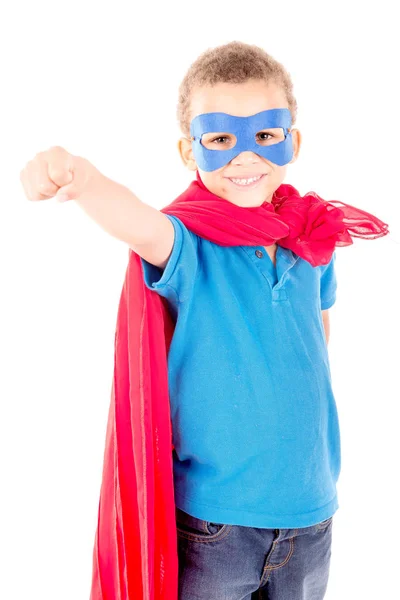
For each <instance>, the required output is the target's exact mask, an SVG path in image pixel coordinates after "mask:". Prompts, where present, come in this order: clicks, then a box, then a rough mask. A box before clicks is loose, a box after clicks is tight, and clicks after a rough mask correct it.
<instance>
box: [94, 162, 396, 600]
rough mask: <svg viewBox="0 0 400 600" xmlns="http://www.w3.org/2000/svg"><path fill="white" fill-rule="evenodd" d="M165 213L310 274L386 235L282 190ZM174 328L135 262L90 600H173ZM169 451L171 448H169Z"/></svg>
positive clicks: (373, 224)
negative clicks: (290, 260)
mask: <svg viewBox="0 0 400 600" xmlns="http://www.w3.org/2000/svg"><path fill="white" fill-rule="evenodd" d="M162 212H163V213H165V214H169V215H175V216H176V217H178V218H179V219H181V220H182V222H183V223H184V224H185V226H186V227H187V228H188V229H190V230H191V231H193V232H194V233H196V234H197V235H199V236H201V237H203V238H205V239H207V240H210V241H212V242H214V243H216V244H220V245H222V246H234V245H249V246H251V245H257V246H258V245H265V246H267V245H271V244H273V243H275V242H276V243H277V244H279V245H281V246H284V247H285V248H289V249H290V250H293V252H295V253H296V254H297V255H298V256H300V257H302V258H304V259H305V260H307V261H308V262H310V264H312V265H313V266H317V265H322V264H327V263H328V262H329V261H330V259H331V257H332V254H333V251H334V249H335V247H336V246H347V245H350V244H352V243H353V242H352V237H362V238H365V239H373V238H378V237H382V236H384V235H386V234H387V233H389V231H388V225H387V224H386V223H383V221H380V220H379V219H378V218H377V217H374V216H373V215H371V214H369V213H367V212H365V211H362V210H360V209H358V208H355V207H353V206H350V205H348V204H344V203H343V202H339V201H336V200H334V201H330V202H326V201H324V200H322V199H321V198H320V197H319V196H318V195H317V194H315V193H314V192H310V193H308V194H306V195H305V196H304V197H301V196H300V195H299V193H298V191H297V190H296V189H295V188H294V187H293V186H291V185H288V184H282V185H281V186H280V187H279V188H278V189H277V190H276V192H275V194H274V196H273V199H272V203H268V202H265V203H264V204H263V205H262V206H259V207H251V208H243V207H238V206H236V205H234V204H232V203H231V202H229V201H227V200H224V199H222V198H219V197H218V196H216V195H215V194H213V193H211V192H210V191H209V190H208V189H207V188H206V187H205V186H204V184H203V182H202V181H201V178H200V175H199V173H198V172H197V174H196V181H193V182H192V183H191V184H190V185H189V187H188V189H187V190H186V191H185V192H184V193H183V194H181V195H180V196H178V198H176V200H174V201H173V202H172V203H171V204H169V205H168V206H166V207H165V208H163V209H162ZM173 332H174V324H173V322H172V320H171V317H170V315H169V311H168V307H167V304H166V300H165V299H164V298H162V297H161V296H159V295H158V294H157V293H156V292H152V291H151V290H149V289H148V288H147V287H146V286H145V284H144V281H143V271H142V265H141V261H140V257H139V255H138V254H136V253H135V252H133V251H130V252H129V263H128V267H127V272H126V277H125V281H124V285H123V289H122V294H121V298H120V304H119V309H118V317H117V326H116V333H115V362H114V377H113V384H112V392H111V402H110V410H109V415H108V424H107V434H106V444H105V453H104V463H103V477H102V485H101V491H100V501H99V509H98V524H97V530H96V537H95V544H94V551H93V576H92V587H91V595H90V599H91V600H177V597H178V557H177V539H176V521H175V502H174V486H173V463H172V453H171V445H172V430H171V421H170V406H169V395H168V375H167V373H168V370H167V357H168V351H169V346H170V342H171V338H172V335H173ZM172 448H173V446H172Z"/></svg>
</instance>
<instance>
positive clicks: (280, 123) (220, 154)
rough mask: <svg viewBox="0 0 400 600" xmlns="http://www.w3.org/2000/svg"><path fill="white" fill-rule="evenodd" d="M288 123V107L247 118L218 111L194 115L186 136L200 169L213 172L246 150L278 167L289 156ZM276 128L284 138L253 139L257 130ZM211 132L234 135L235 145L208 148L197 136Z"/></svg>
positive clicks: (289, 123) (289, 134) (289, 124)
mask: <svg viewBox="0 0 400 600" xmlns="http://www.w3.org/2000/svg"><path fill="white" fill-rule="evenodd" d="M291 124H292V116H291V114H290V110H289V109H288V108H273V109H271V110H264V111H262V112H259V113H257V114H255V115H251V116H250V117H235V116H233V115H228V114H227V113H222V112H214V113H204V114H202V115H197V117H195V118H194V119H193V120H192V122H191V124H190V136H191V137H190V139H191V141H192V148H193V154H194V157H195V159H196V162H197V165H198V166H199V167H200V169H202V170H203V171H215V169H219V168H220V167H223V166H224V165H226V164H228V163H229V162H230V161H231V160H232V159H233V158H235V156H238V154H240V153H241V152H244V151H246V150H251V152H254V153H255V154H259V155H260V156H263V157H264V158H266V159H268V160H270V161H271V162H273V163H275V164H277V165H279V166H282V165H286V164H287V163H288V162H290V161H291V159H292V157H293V140H292V134H291V133H290V126H291ZM276 127H280V128H282V129H283V136H284V139H282V140H281V141H279V142H277V143H273V139H272V143H271V141H269V142H265V141H263V140H260V141H257V140H256V134H257V133H259V132H261V131H262V130H264V129H271V128H276ZM212 132H214V133H217V132H223V133H229V134H231V135H234V136H235V137H236V144H235V145H234V147H233V148H232V144H231V146H230V148H226V146H225V148H224V149H222V146H221V145H220V148H216V149H213V150H210V149H208V148H206V147H205V146H203V144H202V143H201V138H202V136H203V135H204V134H205V133H212ZM283 136H282V137H283ZM218 137H223V136H222V135H220V136H218ZM217 139H218V138H217ZM233 143H234V141H233ZM266 144H269V145H266Z"/></svg>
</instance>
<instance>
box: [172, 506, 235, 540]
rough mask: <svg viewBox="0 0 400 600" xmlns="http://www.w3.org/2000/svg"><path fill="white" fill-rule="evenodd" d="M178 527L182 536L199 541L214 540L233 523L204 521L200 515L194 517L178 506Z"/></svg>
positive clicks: (176, 511) (176, 513)
mask: <svg viewBox="0 0 400 600" xmlns="http://www.w3.org/2000/svg"><path fill="white" fill-rule="evenodd" d="M175 515H176V529H177V533H178V535H180V536H183V537H185V538H187V539H188V538H189V539H193V540H197V541H201V540H203V541H214V540H216V539H219V538H220V537H221V536H223V535H224V533H226V534H227V533H228V531H229V530H230V529H231V528H232V525H227V524H224V523H213V522H212V521H204V520H203V519H199V518H198V517H192V515H189V514H188V513H186V512H184V511H183V510H181V509H180V508H178V507H176V510H175Z"/></svg>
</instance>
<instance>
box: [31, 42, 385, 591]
mask: <svg viewBox="0 0 400 600" xmlns="http://www.w3.org/2000/svg"><path fill="white" fill-rule="evenodd" d="M296 110H297V104H296V100H295V98H294V96H293V91H292V83H291V80H290V77H289V75H288V73H287V72H286V71H285V69H284V68H283V66H282V65H281V64H280V63H278V62H277V61H275V60H274V59H273V58H272V57H270V56H269V55H268V54H266V53H265V52H264V51H263V50H262V49H260V48H257V47H256V46H249V45H247V44H243V43H239V42H233V43H230V44H226V45H224V46H221V47H218V48H215V49H213V50H209V51H207V52H205V53H204V54H203V55H201V56H200V57H199V58H198V59H197V61H196V62H195V63H193V65H192V66H191V67H190V69H189V71H188V73H187V74H186V76H185V78H184V80H183V82H182V85H181V88H180V97H179V105H178V119H179V123H180V126H181V129H182V132H183V133H184V136H183V137H181V139H180V140H179V144H178V148H179V152H180V156H181V158H182V161H183V163H184V164H185V166H186V167H187V168H188V169H190V170H191V171H193V172H196V177H197V183H193V184H192V188H190V189H195V192H196V194H197V193H198V192H199V191H200V194H199V195H198V198H199V202H200V200H202V201H203V203H204V204H199V206H200V209H199V212H198V215H197V219H194V218H193V219H192V220H191V219H189V217H188V218H186V215H185V213H184V212H182V214H181V218H180V217H178V216H176V214H175V215H174V214H172V213H173V211H172V210H170V211H169V212H170V214H166V213H167V212H168V211H167V209H163V211H165V212H162V211H158V210H156V209H154V208H152V207H151V206H149V205H147V204H145V203H143V202H141V201H140V200H139V199H138V198H137V197H136V196H134V195H133V194H132V192H130V191H129V190H127V189H126V188H125V187H124V186H121V185H119V184H117V183H115V182H113V181H111V180H110V179H108V178H106V177H105V176H104V175H102V174H100V173H99V172H98V171H97V170H96V169H95V168H94V167H93V165H91V164H90V163H89V161H87V160H85V159H83V158H81V157H76V156H73V155H71V154H68V153H67V152H66V151H65V150H64V149H62V148H60V147H56V148H52V149H51V150H49V151H47V152H44V153H40V154H38V155H37V156H36V157H35V159H34V160H33V161H31V162H30V163H28V165H27V166H26V168H25V169H24V170H23V171H22V174H21V181H22V183H23V186H24V189H25V192H26V195H27V197H28V198H30V199H35V200H41V199H46V198H50V197H53V196H54V195H55V194H56V193H57V191H58V190H59V189H60V188H62V189H61V192H65V193H66V196H67V198H69V199H71V198H74V199H75V200H76V202H78V204H79V205H80V206H81V207H82V208H83V209H84V210H85V212H86V213H87V214H88V215H89V216H90V217H92V218H93V219H94V220H95V221H96V222H97V223H98V224H99V225H101V226H102V227H103V228H104V229H105V230H106V231H108V232H109V233H110V234H111V235H113V236H115V237H117V238H118V239H120V240H123V241H124V242H126V243H127V244H128V245H129V247H130V248H131V249H132V250H133V251H134V253H136V255H138V256H139V257H140V265H141V267H142V270H143V281H144V284H145V286H146V288H147V290H148V292H151V295H152V296H153V294H156V295H158V296H160V297H162V298H163V299H164V300H165V302H166V306H167V307H168V311H169V314H170V317H171V319H172V320H173V324H174V332H173V336H172V339H171V343H170V346H169V352H168V392H169V401H170V410H171V422H172V440H173V446H174V451H173V476H174V497H175V505H176V526H177V527H176V528H177V550H178V557H179V591H178V596H179V600H192V599H193V598H196V599H198V600H219V599H221V598H227V599H228V598H229V600H250V599H251V598H267V597H268V599H269V600H300V599H302V600H322V598H323V597H324V595H325V591H326V588H327V583H328V575H329V566H330V556H331V540H332V517H333V514H334V513H335V512H336V510H337V509H338V506H339V505H338V498H337V492H336V482H337V480H338V477H339V473H340V434H339V424H338V415H337V410H336V404H335V399H334V395H333V391H332V384H331V374H330V368H329V359H328V352H327V342H328V338H329V317H328V310H329V308H331V306H332V305H333V304H334V302H335V298H336V277H335V269H334V260H335V253H334V252H333V253H332V251H333V247H331V253H330V259H329V261H326V260H325V264H321V263H323V262H324V260H322V261H321V262H320V263H319V264H318V265H317V266H313V265H312V264H310V263H311V262H312V260H311V258H310V260H305V258H304V256H308V255H307V251H308V250H307V247H306V246H307V245H305V247H306V250H304V255H303V246H301V244H302V242H304V241H305V238H304V239H303V237H302V236H298V237H297V238H296V240H295V242H293V243H298V246H293V247H296V248H297V247H298V248H299V254H296V253H295V252H294V251H293V250H291V249H290V248H289V246H290V244H289V243H286V244H285V243H284V241H283V240H284V238H285V235H286V233H285V235H284V234H283V233H282V231H285V232H286V229H287V225H285V223H283V227H285V228H286V229H284V230H282V229H281V230H280V231H281V233H276V234H275V235H273V234H272V229H273V228H274V227H275V228H276V229H275V231H276V232H278V230H279V227H282V221H280V220H277V219H275V217H276V214H275V213H274V208H275V209H276V206H275V205H274V206H273V204H272V203H273V201H274V198H275V194H276V193H277V190H278V188H279V189H284V190H288V189H289V187H290V186H288V188H282V187H281V185H282V182H283V180H284V178H285V176H286V171H287V167H288V164H290V163H292V162H294V161H295V160H296V159H297V157H298V155H299V151H300V146H301V134H300V131H299V130H298V129H294V128H292V125H293V124H294V122H295V119H296ZM243 118H245V119H243ZM257 119H259V120H260V121H259V122H260V123H262V124H264V126H259V127H258V125H257V123H258V121H257ZM288 119H289V120H288ZM217 125H218V127H217ZM254 128H256V129H254ZM253 133H256V135H254V136H253ZM199 140H201V142H199ZM235 148H236V150H235ZM238 149H239V150H238ZM41 184H42V185H41ZM193 186H195V187H193ZM293 190H294V188H291V191H293ZM294 191H295V190H294ZM59 196H60V194H57V197H59ZM293 197H295V196H293ZM196 198H197V196H196ZM208 198H210V201H211V202H213V201H219V202H220V203H221V200H222V202H223V203H225V210H226V218H227V220H226V221H225V223H226V230H227V231H228V230H230V228H232V227H234V226H235V223H234V219H233V218H231V215H233V214H235V215H237V218H238V220H239V219H240V218H241V216H243V219H245V218H246V219H250V218H251V215H252V213H253V212H254V215H253V217H256V218H255V220H253V221H252V224H251V226H250V228H249V229H250V231H251V232H252V231H254V232H256V229H257V226H258V220H257V219H258V215H260V219H262V218H263V217H262V215H263V214H264V212H265V214H266V215H267V216H268V217H269V220H268V223H269V227H270V228H272V229H271V236H270V238H269V237H268V235H267V236H265V234H264V237H263V238H262V239H265V240H269V243H265V244H264V243H261V244H260V243H259V242H260V240H261V238H260V237H259V238H257V237H255V238H254V239H258V243H252V244H251V245H250V243H249V242H248V243H241V244H239V243H236V244H235V243H233V242H232V241H231V242H229V241H224V243H222V244H220V243H215V242H213V241H211V240H212V239H214V238H212V237H211V235H210V237H209V238H208V237H207V236H205V235H204V236H203V235H199V234H198V233H196V226H197V223H196V221H198V222H200V221H201V219H202V216H201V215H202V212H201V208H202V207H203V206H204V211H205V210H206V208H207V206H208V205H207V201H208ZM296 198H297V200H296V201H297V202H300V201H301V197H296ZM297 205H298V204H297ZM297 205H295V206H297ZM172 206H173V204H172V205H171V207H172ZM210 206H212V207H213V210H215V213H214V212H213V211H211V212H210V215H211V216H210V222H209V223H208V225H209V226H210V230H211V226H214V227H215V229H216V230H218V229H224V227H223V223H224V222H223V221H222V226H221V221H220V220H217V216H218V215H217V213H218V207H219V206H220V204H218V203H215V204H210ZM342 206H343V205H342ZM234 207H238V208H234ZM260 207H262V209H263V211H261V212H260ZM241 209H244V211H243V210H241ZM353 210H354V211H357V209H354V208H353ZM177 212H178V211H177ZM178 214H180V213H178ZM214 214H215V221H213V218H212V217H213V215H214ZM281 214H282V218H283V215H284V213H283V212H282V213H281ZM295 214H296V213H295V212H292V213H291V215H292V217H293V220H292V221H291V223H290V224H291V227H293V228H294V227H295V225H294V224H295V222H296V218H295ZM330 214H331V215H332V214H333V213H330ZM342 214H343V213H342ZM366 214H367V213H363V215H364V216H365V215H366ZM369 216H370V215H369ZM249 222H250V221H249ZM260 223H261V221H260ZM380 223H381V225H382V226H383V225H385V224H382V222H380ZM261 229H262V227H261V225H260V230H261ZM385 233H387V232H385ZM385 233H381V235H384V234H385ZM215 235H216V237H215V239H218V240H219V237H218V235H217V234H215ZM340 235H342V236H343V237H342V238H341V239H342V240H344V239H345V240H346V241H345V242H343V244H342V245H345V244H346V243H347V244H349V243H352V242H351V240H350V238H349V235H348V233H347V232H346V234H345V233H343V228H342V233H341V234H340ZM346 236H347V237H346ZM245 239H253V238H251V236H248V237H247V238H245ZM285 239H286V238H285ZM277 241H278V243H277ZM308 241H309V240H308ZM317 245H318V244H317ZM313 247H314V248H315V245H314V246H313ZM310 248H311V244H310ZM300 254H302V255H303V258H302V257H301V256H300ZM310 256H311V254H310ZM148 292H147V293H148ZM152 314H153V317H154V318H155V312H154V313H152ZM132 380H133V379H132ZM160 385H161V384H160ZM141 419H142V417H141ZM157 444H158V441H157ZM113 456H114V455H113ZM143 506H144V505H143ZM149 514H150V512H149ZM148 518H149V519H150V517H148ZM119 560H122V559H121V557H119ZM107 568H108V569H111V566H110V565H108V567H107ZM138 568H139V569H141V568H142V567H140V566H139V567H138ZM121 572H122V571H121ZM154 577H156V574H155V575H154ZM125 578H126V573H125ZM150 579H151V576H148V580H149V581H150ZM142 584H143V581H142V583H141V585H142ZM103 585H104V580H103ZM160 586H161V584H160ZM100 588H101V584H99V589H100ZM126 590H128V592H126V591H125V593H129V591H130V592H131V593H132V594H133V593H135V595H134V596H132V597H135V598H136V597H137V598H139V597H143V598H154V597H156V598H163V599H164V598H167V597H168V598H173V597H174V596H173V594H174V593H175V592H174V591H173V592H172V594H171V595H168V592H169V591H170V590H168V589H165V591H164V592H162V591H160V590H161V587H157V585H156V584H155V585H154V588H151V586H150V585H149V586H148V587H146V586H145V585H144V584H143V587H140V590H139V588H138V587H136V588H135V586H134V585H133V587H131V588H129V586H128V584H127V585H126ZM136 593H137V595H136ZM163 593H164V595H163ZM111 597H112V598H116V597H117V595H116V593H115V595H111V593H110V595H106V594H105V593H104V589H103V590H102V591H96V592H95V591H93V590H92V598H93V600H94V598H96V600H97V598H99V599H100V598H101V599H103V600H106V598H107V600H108V598H111ZM120 597H121V598H122V595H121V596H120V595H118V598H120ZM124 597H125V596H124ZM126 597H127V596H126Z"/></svg>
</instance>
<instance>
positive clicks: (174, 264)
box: [141, 215, 199, 307]
mask: <svg viewBox="0 0 400 600" xmlns="http://www.w3.org/2000/svg"><path fill="white" fill-rule="evenodd" d="M166 216H167V217H168V219H170V220H171V221H172V224H173V226H174V231H175V237H174V244H173V247H172V252H171V254H170V257H169V259H168V262H167V264H166V266H165V268H164V270H163V269H161V268H159V267H156V266H155V265H152V264H151V263H149V262H147V260H145V259H144V258H142V257H141V262H142V267H143V279H144V283H145V285H146V286H147V287H148V288H149V289H150V290H152V291H154V292H157V294H160V296H164V297H165V298H167V299H168V300H170V301H171V303H172V304H173V305H174V306H175V307H177V305H178V304H181V303H182V302H185V301H186V300H188V299H189V298H190V296H191V293H192V290H193V286H194V282H195V278H196V272H197V266H198V243H199V238H198V236H197V235H196V234H194V233H193V232H192V231H190V230H189V229H188V228H187V227H186V226H185V225H184V224H183V223H182V221H181V220H180V219H178V218H177V217H175V216H173V215H166Z"/></svg>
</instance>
